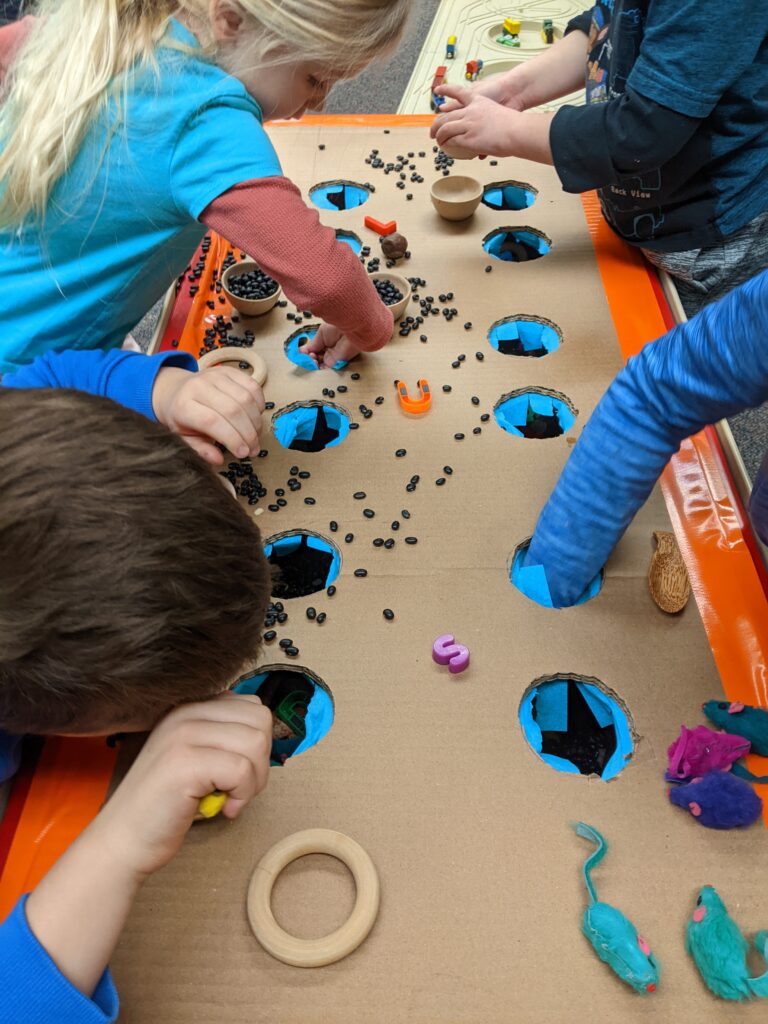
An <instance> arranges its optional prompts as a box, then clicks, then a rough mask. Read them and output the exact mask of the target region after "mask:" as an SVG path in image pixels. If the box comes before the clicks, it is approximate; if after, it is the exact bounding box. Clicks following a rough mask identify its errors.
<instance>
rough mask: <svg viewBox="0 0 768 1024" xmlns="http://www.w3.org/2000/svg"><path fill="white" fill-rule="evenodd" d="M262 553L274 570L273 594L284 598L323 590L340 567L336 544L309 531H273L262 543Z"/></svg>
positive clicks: (333, 578)
mask: <svg viewBox="0 0 768 1024" xmlns="http://www.w3.org/2000/svg"><path fill="white" fill-rule="evenodd" d="M264 554H265V555H266V558H267V561H268V562H269V564H270V565H271V566H272V567H273V568H274V569H276V570H277V574H276V576H275V580H274V582H273V584H272V596H273V597H276V598H280V599H283V600H285V599H288V600H290V599H291V598H294V597H308V596H309V595H310V594H316V593H318V591H320V590H325V588H326V587H329V586H330V585H331V583H333V582H334V580H336V579H337V578H338V575H339V572H340V570H341V552H340V551H339V549H338V548H337V547H336V545H335V544H332V543H331V541H329V540H327V539H326V538H325V537H321V536H320V534H319V533H310V531H309V530H290V531H287V532H286V533H278V534H275V536H274V537H270V538H269V539H268V540H267V541H266V542H265V544H264Z"/></svg>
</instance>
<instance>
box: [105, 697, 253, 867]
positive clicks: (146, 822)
mask: <svg viewBox="0 0 768 1024" xmlns="http://www.w3.org/2000/svg"><path fill="white" fill-rule="evenodd" d="M271 747H272V714H271V712H270V711H269V709H268V708H266V707H264V706H263V705H262V703H261V701H260V700H259V698H258V697H254V696H248V695H246V694H236V693H224V694H221V695H220V696H219V697H216V698H215V699H213V700H209V701H204V702H202V703H198V704H185V705H182V706H181V707H179V708H176V710H174V711H172V712H171V713H170V714H169V715H168V716H167V717H166V718H164V719H163V721H162V722H160V724H159V725H158V726H156V728H155V729H154V731H153V732H152V734H151V735H150V737H149V739H148V740H147V742H146V744H145V746H144V748H143V749H142V751H141V753H140V754H139V756H138V757H137V758H136V761H135V762H134V764H133V766H132V767H131V769H130V771H129V772H128V774H127V775H126V777H125V779H124V780H123V781H122V783H121V784H120V785H119V786H118V788H117V790H116V791H115V794H114V796H113V797H112V798H111V799H110V800H109V802H108V803H107V805H106V806H105V807H104V809H103V811H102V812H101V814H100V815H99V817H98V818H97V819H96V821H95V822H94V824H93V829H94V831H95V832H96V834H97V835H99V836H100V837H101V840H102V843H103V844H104V847H105V849H106V851H107V852H108V856H109V857H110V858H113V859H114V860H115V861H116V862H117V864H118V865H119V866H120V867H121V868H122V869H124V870H125V871H126V872H127V873H129V874H131V875H133V876H134V877H135V878H137V879H142V878H144V877H146V876H147V875H150V874H152V872H154V871H157V870H158V869H159V868H161V867H163V866H164V865H165V864H167V863H168V862H169V861H170V860H171V859H172V858H173V857H174V856H175V855H176V854H177V853H178V851H179V849H180V847H181V845H182V843H183V841H184V837H185V835H186V833H187V831H188V829H189V827H190V825H191V824H192V821H193V820H194V818H195V815H196V814H197V808H198V803H199V801H200V800H201V798H202V797H204V796H206V795H207V794H208V793H211V792H212V791H213V790H215V789H218V790H220V791H222V792H224V793H228V794H229V797H228V799H227V802H226V804H225V805H224V808H223V811H222V813H223V814H224V815H225V817H227V818H236V817H237V816H238V814H239V813H240V811H241V810H242V809H243V808H244V807H245V805H246V804H247V803H248V802H249V801H250V800H251V799H252V798H253V797H254V796H256V795H257V794H258V793H260V792H261V791H262V789H264V787H265V786H266V784H267V778H268V774H269V756H270V750H271ZM94 838H95V837H94Z"/></svg>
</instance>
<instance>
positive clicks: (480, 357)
mask: <svg viewBox="0 0 768 1024" xmlns="http://www.w3.org/2000/svg"><path fill="white" fill-rule="evenodd" d="M475 359H476V360H477V361H478V362H479V363H482V361H483V360H484V359H485V353H484V352H475Z"/></svg>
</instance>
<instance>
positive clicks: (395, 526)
mask: <svg viewBox="0 0 768 1024" xmlns="http://www.w3.org/2000/svg"><path fill="white" fill-rule="evenodd" d="M390 526H391V529H393V530H399V529H400V523H398V521H397V520H396V519H393V520H392V523H391V524H390Z"/></svg>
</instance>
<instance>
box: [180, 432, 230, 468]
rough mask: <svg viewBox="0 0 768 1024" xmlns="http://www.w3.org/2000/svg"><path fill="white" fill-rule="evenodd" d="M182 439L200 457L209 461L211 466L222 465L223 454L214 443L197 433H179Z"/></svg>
mask: <svg viewBox="0 0 768 1024" xmlns="http://www.w3.org/2000/svg"><path fill="white" fill-rule="evenodd" d="M179 436H180V437H181V439H182V441H186V442H187V444H188V445H189V447H190V448H192V449H193V450H194V451H196V452H197V454H198V455H199V456H200V458H201V459H204V460H205V462H209V463H210V464H211V465H212V466H223V465H224V456H223V455H222V454H221V452H220V451H219V449H218V448H217V447H216V445H215V444H211V442H210V441H206V439H205V438H204V437H199V436H198V435H197V434H180V435H179Z"/></svg>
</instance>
